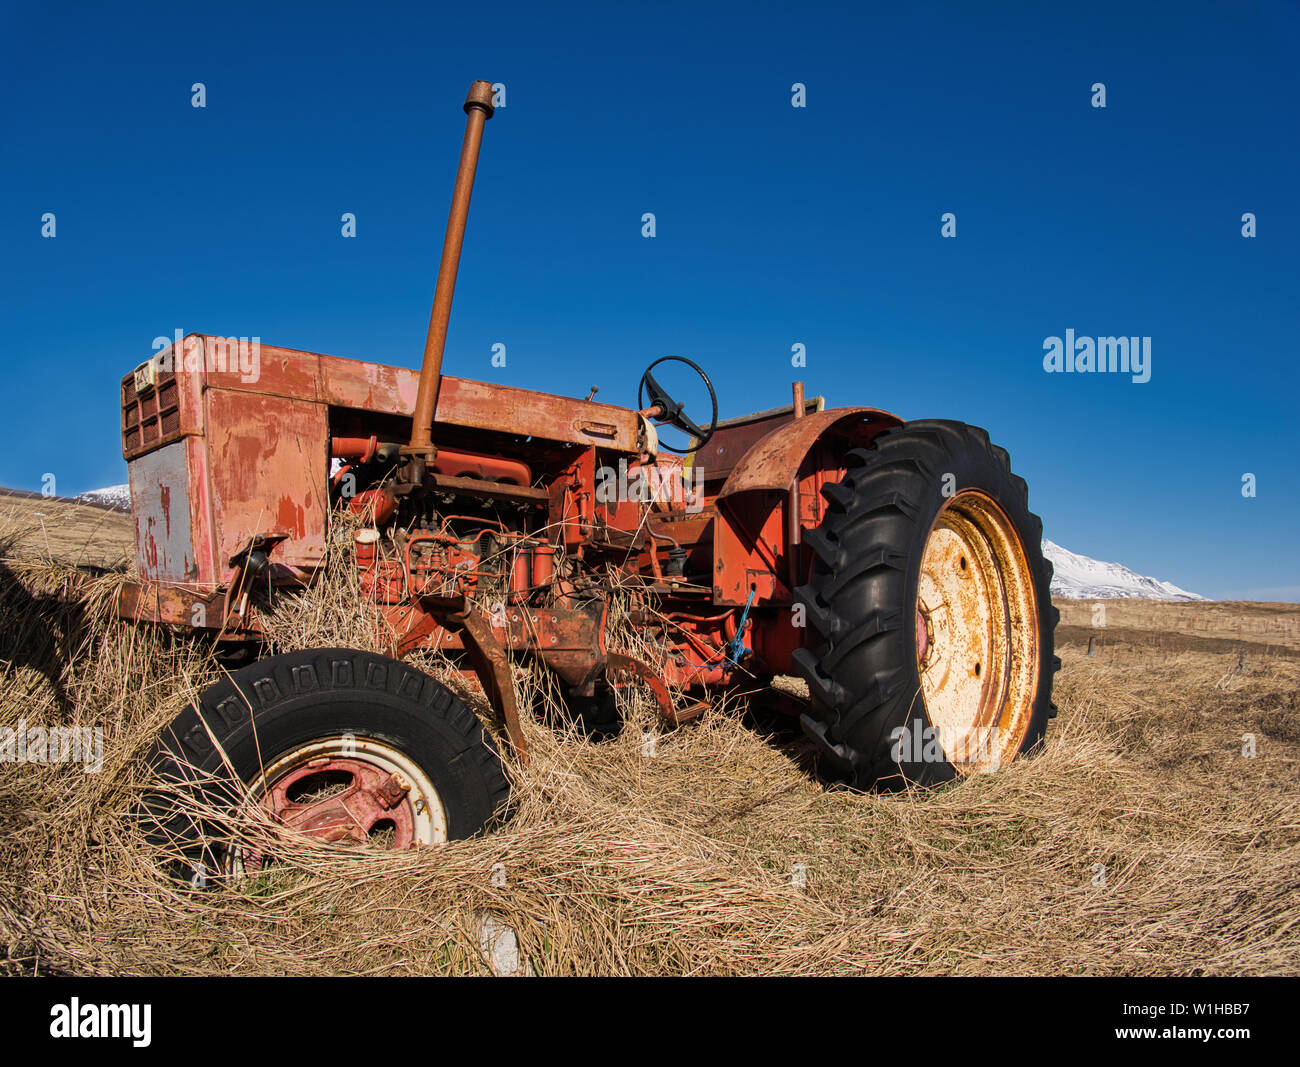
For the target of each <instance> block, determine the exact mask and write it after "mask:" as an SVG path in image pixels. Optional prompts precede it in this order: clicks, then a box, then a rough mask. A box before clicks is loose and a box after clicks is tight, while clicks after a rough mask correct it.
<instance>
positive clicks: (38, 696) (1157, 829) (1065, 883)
mask: <svg viewBox="0 0 1300 1067" xmlns="http://www.w3.org/2000/svg"><path fill="white" fill-rule="evenodd" d="M44 506H45V505H42V507H44ZM30 525H31V524H30V522H28V523H27V526H28V527H30ZM29 532H30V531H29ZM74 547H75V546H74ZM6 556H7V557H8V562H7V564H6V568H7V569H6V571H5V574H6V582H5V584H4V587H3V588H0V671H2V672H3V677H2V678H0V683H2V685H3V693H2V694H0V727H3V726H13V725H15V724H16V723H17V722H18V720H19V719H24V720H25V721H26V722H27V724H28V725H32V724H35V723H38V722H39V723H44V724H56V723H58V724H70V725H71V724H76V725H86V726H101V727H103V729H104V731H105V749H104V766H103V769H102V771H100V773H98V774H83V773H82V771H81V769H80V768H79V767H76V766H59V765H41V764H0V971H8V972H11V973H24V974H30V973H74V974H99V975H107V974H156V975H191V974H220V975H226V974H230V975H257V974H375V975H389V974H434V973H436V974H480V973H487V971H488V969H489V965H488V961H487V959H486V957H485V953H484V945H483V942H482V939H481V936H480V934H481V928H482V916H483V915H484V914H491V915H493V916H496V917H497V918H498V919H499V920H500V921H501V922H503V923H507V924H509V926H510V927H511V928H513V929H514V930H515V931H516V934H517V937H518V941H519V947H520V954H521V955H522V957H523V958H524V959H525V960H526V966H527V968H528V970H530V971H531V972H532V973H535V974H764V975H768V974H809V975H811V974H875V975H905V974H906V975H922V974H1025V975H1039V974H1090V975H1103V974H1140V975H1150V974H1295V973H1297V972H1300V803H1298V801H1300V707H1297V691H1298V690H1300V660H1298V659H1297V655H1296V651H1297V649H1300V641H1297V639H1296V635H1295V633H1294V630H1293V629H1291V628H1292V627H1294V625H1295V623H1296V621H1297V619H1298V618H1300V614H1298V612H1300V609H1298V608H1297V607H1296V606H1295V605H1258V604H1235V605H1234V604H1227V605H1220V604H1215V605H1173V604H1153V603H1150V602H1116V601H1110V602H1107V618H1106V623H1107V625H1106V627H1105V628H1104V629H1102V630H1094V629H1093V628H1092V627H1091V620H1092V614H1091V612H1092V608H1091V605H1090V604H1083V603H1073V602H1062V603H1061V604H1060V607H1061V609H1062V616H1063V618H1062V630H1061V637H1062V641H1061V648H1060V651H1061V655H1062V659H1063V661H1064V666H1063V669H1062V671H1061V673H1060V676H1059V681H1058V686H1057V702H1058V704H1059V705H1060V709H1061V711H1060V715H1059V716H1058V718H1057V719H1056V720H1055V721H1054V723H1053V724H1052V728H1051V729H1050V731H1049V734H1048V739H1047V742H1046V745H1045V746H1044V748H1043V750H1042V751H1041V752H1040V753H1038V754H1036V755H1034V756H1033V757H1031V758H1026V759H1021V760H1017V761H1016V762H1015V763H1014V764H1012V765H1010V766H1008V767H1005V768H1003V769H1002V770H1001V771H999V772H998V773H997V774H993V775H982V776H976V777H972V778H969V779H967V780H964V781H961V782H959V783H956V784H953V785H951V786H948V787H945V788H943V789H940V790H936V791H933V792H929V793H920V792H918V793H914V794H903V795H888V796H884V795H882V796H876V795H862V794H856V793H852V792H848V791H844V790H838V789H828V788H826V787H824V786H823V785H821V784H820V783H819V782H818V781H817V780H816V779H814V778H813V777H812V776H811V775H810V774H809V771H808V766H807V758H808V753H807V750H806V748H805V746H804V745H803V744H802V743H801V741H800V740H799V738H798V737H797V736H795V735H792V734H789V733H771V732H770V731H766V730H764V729H761V728H757V727H755V725H754V724H753V723H752V722H750V721H749V720H747V719H746V718H745V716H744V714H743V709H741V708H739V707H731V708H719V709H717V710H716V711H715V712H713V713H711V714H709V715H706V716H705V717H703V718H702V719H701V720H700V721H698V722H696V723H693V724H691V725H689V726H687V727H683V728H680V729H676V730H666V729H663V728H661V727H660V726H659V725H658V724H657V723H656V722H655V721H654V719H653V718H652V717H651V716H650V715H649V713H648V712H647V711H646V709H645V707H644V705H642V704H639V703H636V704H634V705H633V706H632V707H631V708H630V710H629V715H630V717H631V722H630V724H629V726H628V728H627V729H625V730H624V732H623V733H622V734H621V735H620V736H619V737H617V738H615V739H614V740H611V741H606V742H602V743H593V742H591V741H587V740H584V739H582V738H581V737H578V736H576V735H575V734H572V733H565V732H563V731H557V730H555V729H551V728H548V727H546V726H543V725H542V724H541V722H540V721H539V720H538V719H537V718H535V717H529V718H528V719H527V721H526V724H525V726H526V729H527V731H528V734H529V737H530V740H531V744H532V746H533V749H534V762H533V765H532V767H531V768H530V769H529V770H528V771H527V772H516V775H515V779H516V780H515V791H514V798H515V799H514V803H513V807H512V811H511V812H510V815H509V818H508V819H507V820H505V821H504V823H503V825H502V826H501V827H500V828H499V829H497V830H496V831H495V832H494V833H492V834H490V835H489V836H486V837H483V838H480V839H476V840H471V841H461V842H454V843H452V844H450V845H447V846H445V847H442V848H438V849H429V850H417V851H414V852H403V853H391V852H390V853H386V852H380V851H370V850H356V849H351V850H349V849H342V848H334V847H326V846H320V847H313V848H311V849H305V850H301V851H299V852H295V853H293V854H292V855H291V856H290V858H289V859H288V860H287V861H286V863H285V864H284V865H283V866H282V867H280V868H277V869H276V871H275V872H274V874H273V875H271V876H265V877H262V878H259V879H258V880H257V881H256V882H253V883H250V884H245V885H243V886H238V887H227V888H207V889H202V890H199V889H191V888H190V887H188V886H184V885H179V884H177V883H175V882H174V881H172V880H170V879H169V878H167V877H166V876H165V875H164V874H162V873H160V870H159V867H158V864H157V860H158V856H157V854H156V851H155V850H154V849H152V848H151V847H150V846H149V845H148V844H147V843H146V842H145V841H144V840H143V839H142V837H141V836H140V834H139V832H138V830H137V828H136V827H135V825H134V824H133V822H132V821H131V820H130V819H129V818H128V817H127V813H129V812H130V810H131V809H132V807H133V805H134V803H135V800H136V799H137V797H138V796H139V791H140V788H141V785H142V772H141V770H140V765H139V756H140V754H141V753H142V752H143V751H144V750H145V748H146V747H147V746H148V744H149V743H150V740H151V738H152V737H153V736H154V735H155V734H156V732H157V730H158V729H159V728H160V727H161V725H162V724H164V723H165V722H167V721H169V720H170V718H171V717H172V716H173V715H175V714H176V713H177V712H178V711H179V710H180V709H181V707H183V705H184V703H185V702H186V701H187V700H188V699H190V698H191V697H192V695H193V693H194V692H195V691H196V689H198V688H200V687H202V686H203V685H205V684H207V682H208V681H210V680H211V679H212V678H213V677H214V667H213V665H212V663H211V662H210V661H209V660H208V659H207V658H206V657H205V656H204V655H203V654H202V653H201V651H200V650H198V649H195V648H193V647H190V646H187V645H185V644H182V643H175V642H169V641H167V640H166V639H165V638H164V636H163V635H160V634H157V633H152V632H148V631H144V630H137V629H131V628H129V627H126V626H123V625H120V624H118V623H115V622H114V621H113V620H112V619H111V617H110V612H109V611H108V610H107V608H106V603H107V599H108V598H109V597H110V596H111V593H112V588H113V586H114V584H115V582H116V579H115V578H114V577H112V576H108V577H104V578H100V579H97V580H96V581H95V582H94V583H93V584H92V586H91V587H90V588H89V589H87V590H86V591H85V592H84V595H83V597H82V598H81V599H73V600H71V601H69V600H66V599H61V598H60V597H59V596H58V594H59V593H60V591H61V590H63V591H66V590H67V589H68V587H69V583H70V578H69V574H68V571H67V569H66V568H63V567H59V566H55V565H51V564H50V563H48V562H40V561H29V562H20V561H18V560H17V559H16V558H15V553H14V550H11V551H10V552H8V553H6ZM336 593H337V590H335V594H336ZM328 595H329V594H328V593H322V594H321V597H322V598H324V599H317V600H314V601H311V600H309V601H308V602H307V603H305V604H303V605H300V606H299V607H298V608H297V609H295V610H294V611H293V612H292V613H290V614H289V615H286V617H285V618H284V619H283V620H281V623H282V625H281V628H280V629H279V630H278V633H279V635H280V637H279V640H280V641H281V642H282V643H283V644H285V645H289V644H298V643H310V642H312V641H322V642H323V641H324V640H326V639H328V638H329V637H330V636H331V635H337V634H338V632H339V620H338V618H337V612H331V611H330V610H329V601H328V599H327V598H328ZM352 634H353V639H354V640H357V641H365V640H366V639H367V638H366V631H365V629H364V628H357V627H353V628H352ZM1089 634H1094V635H1097V634H1100V635H1103V637H1104V639H1103V640H1099V641H1097V642H1095V645H1094V652H1093V655H1092V656H1088V655H1087V654H1086V645H1087V637H1088V635H1089ZM1284 638H1285V639H1284ZM1204 642H1210V644H1208V645H1207V644H1204ZM425 665H426V666H427V667H428V668H429V669H431V670H432V671H434V672H436V673H443V676H444V677H450V676H447V675H445V673H444V672H442V668H441V667H440V665H439V664H437V663H435V662H429V661H426V663H425ZM519 686H520V696H521V698H522V699H524V700H531V699H534V698H536V697H537V695H538V691H537V687H536V685H535V684H534V681H533V680H532V679H530V678H529V677H527V676H524V677H521V679H520V682H519ZM467 695H468V696H470V697H471V698H473V697H474V694H467ZM1250 752H1253V755H1251V754H1247V753H1250ZM494 871H495V872H496V873H495V875H494Z"/></svg>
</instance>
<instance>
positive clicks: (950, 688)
mask: <svg viewBox="0 0 1300 1067" xmlns="http://www.w3.org/2000/svg"><path fill="white" fill-rule="evenodd" d="M1038 656H1039V635H1038V611H1037V600H1036V594H1035V591H1034V582H1033V575H1032V573H1031V572H1030V569H1029V562H1028V559H1027V557H1026V555H1025V549H1024V545H1023V544H1022V543H1021V541H1020V537H1019V535H1018V534H1017V533H1016V530H1015V527H1014V526H1013V525H1012V523H1011V520H1010V519H1008V518H1007V516H1006V514H1005V512H1003V511H1002V509H1001V508H1000V507H998V505H997V504H996V503H994V501H993V500H992V498H990V497H988V496H986V495H984V494H983V493H980V492H976V491H967V492H962V493H958V494H956V495H955V496H953V497H951V498H949V499H948V501H947V502H946V503H945V504H944V506H943V508H941V509H940V511H939V514H938V515H937V516H936V517H935V520H934V523H933V525H932V526H931V528H930V532H929V534H928V535H927V537H926V542H925V550H924V551H923V553H922V556H921V573H920V580H919V583H918V587H917V602H916V660H917V670H918V672H919V674H920V678H921V696H922V698H923V699H924V701H925V711H926V716H927V717H928V719H929V723H930V727H931V728H932V730H933V740H934V741H935V742H937V744H938V746H939V748H940V750H941V751H942V752H943V756H944V758H945V759H946V760H947V762H948V763H950V764H952V766H953V767H955V768H956V769H957V771H958V773H960V774H971V773H973V772H977V771H991V770H994V769H995V768H997V767H998V766H1000V765H1001V764H1002V763H1003V762H1005V761H1007V760H1009V759H1011V758H1012V757H1013V756H1015V755H1016V753H1018V752H1019V751H1020V748H1021V746H1022V745H1023V744H1024V741H1025V736H1026V734H1027V733H1028V731H1029V723H1030V719H1031V718H1032V716H1033V710H1034V697H1035V694H1036V692H1037V688H1038V674H1039V671H1038V667H1039V664H1038ZM927 740H928V739H927Z"/></svg>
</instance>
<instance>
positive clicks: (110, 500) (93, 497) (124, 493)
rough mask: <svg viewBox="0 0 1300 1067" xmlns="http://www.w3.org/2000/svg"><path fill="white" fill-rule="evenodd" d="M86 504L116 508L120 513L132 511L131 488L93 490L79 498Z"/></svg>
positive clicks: (124, 486) (119, 487)
mask: <svg viewBox="0 0 1300 1067" xmlns="http://www.w3.org/2000/svg"><path fill="white" fill-rule="evenodd" d="M77 499H78V500H80V501H82V502H83V503H86V504H98V505H99V506H100V507H104V508H116V509H118V510H119V511H130V510H131V487H130V486H129V485H109V486H105V487H104V488H103V489H91V490H90V491H89V492H86V493H82V494H80V495H79V496H78V497H77Z"/></svg>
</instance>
